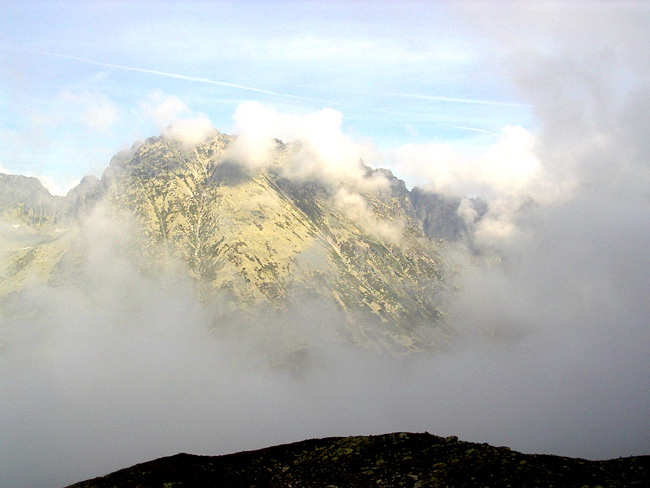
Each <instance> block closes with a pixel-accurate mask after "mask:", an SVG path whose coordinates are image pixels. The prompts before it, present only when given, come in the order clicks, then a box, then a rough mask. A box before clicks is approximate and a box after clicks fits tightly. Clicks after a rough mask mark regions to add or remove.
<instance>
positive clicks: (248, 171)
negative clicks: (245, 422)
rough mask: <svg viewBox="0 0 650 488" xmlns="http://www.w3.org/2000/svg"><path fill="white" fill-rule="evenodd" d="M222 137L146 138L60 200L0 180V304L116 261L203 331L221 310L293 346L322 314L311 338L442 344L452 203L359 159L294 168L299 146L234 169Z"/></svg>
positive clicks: (459, 230)
mask: <svg viewBox="0 0 650 488" xmlns="http://www.w3.org/2000/svg"><path fill="white" fill-rule="evenodd" d="M235 142H236V138H234V137H232V136H228V135H224V134H220V133H218V132H216V131H215V133H214V134H213V135H212V136H211V137H210V138H209V139H207V140H206V141H204V142H203V143H201V144H198V145H196V146H193V147H188V146H187V144H183V143H181V142H180V141H176V140H174V139H169V138H165V137H154V138H150V139H147V140H146V141H144V142H143V143H139V144H136V145H134V146H133V147H132V148H131V149H130V150H129V151H123V152H121V153H119V154H117V155H116V156H115V157H114V158H113V159H112V160H111V162H110V165H109V167H108V168H107V169H106V170H105V172H104V174H103V176H102V178H101V180H98V179H97V178H94V177H86V178H84V180H82V182H81V183H80V184H79V185H78V186H77V187H76V188H74V189H73V190H71V191H70V192H69V193H68V195H67V196H66V197H53V196H51V195H50V194H49V193H48V192H47V190H45V189H44V188H43V187H42V185H40V183H39V182H38V181H37V180H35V179H34V178H25V177H20V176H13V175H1V177H0V186H1V188H2V191H1V192H0V212H1V216H2V224H1V227H0V232H2V237H3V239H2V244H1V247H0V253H1V254H0V257H1V265H0V296H1V297H2V299H3V300H4V301H8V302H7V303H9V302H10V301H11V298H12V297H15V296H16V295H17V294H19V293H21V292H24V290H25V289H27V288H29V287H30V286H35V285H39V284H41V285H43V284H44V285H46V286H75V287H77V288H79V289H81V290H83V289H84V287H85V286H86V284H85V280H86V281H87V280H88V279H90V278H89V276H88V275H89V273H92V269H93V268H92V266H89V263H90V264H93V265H97V264H98V263H100V264H101V263H104V264H105V265H106V266H110V262H111V260H114V259H116V257H119V260H120V262H125V261H126V262H128V263H130V265H131V266H133V267H134V268H135V269H137V272H138V273H141V274H143V275H146V276H156V277H162V278H160V279H161V280H162V281H165V280H172V281H173V280H177V279H190V280H191V282H192V283H193V285H192V286H193V288H194V290H195V292H196V297H197V298H198V299H199V300H200V301H201V303H203V304H204V305H205V307H206V310H209V311H210V313H212V314H213V327H214V328H215V330H219V328H220V327H221V324H222V322H226V321H224V320H222V319H223V317H225V316H229V317H230V319H229V320H228V321H227V322H228V323H229V324H233V323H235V322H236V323H238V324H239V325H238V326H240V327H242V328H244V327H248V328H251V330H252V329H255V328H256V326H255V324H258V323H266V324H267V326H266V327H261V326H260V327H257V328H262V329H264V330H266V332H267V333H268V331H269V329H270V328H271V329H273V328H275V329H274V332H273V333H274V334H277V335H278V336H282V337H283V340H285V339H286V342H287V343H290V344H291V345H290V347H291V348H293V349H296V348H298V349H299V348H301V347H304V345H305V344H308V343H309V342H310V338H309V337H307V336H304V334H303V333H302V332H300V331H297V330H294V331H292V330H291V328H292V324H291V323H290V322H291V319H292V317H293V313H294V312H295V310H297V309H300V310H301V313H302V315H303V316H304V317H307V320H309V310H310V309H311V310H312V311H317V310H321V311H327V312H322V313H324V314H325V315H327V316H328V317H329V318H331V320H329V321H328V320H323V319H322V316H321V317H319V312H315V313H314V316H313V320H314V323H317V324H318V327H319V329H320V330H319V332H318V333H319V334H324V335H326V336H328V337H330V338H331V339H332V340H336V341H344V342H349V343H352V344H355V345H357V346H360V347H363V348H367V349H373V350H392V351H396V352H413V351H420V350H430V349H434V348H440V347H444V345H445V344H446V343H448V341H449V340H450V339H451V337H453V335H454V334H453V330H452V329H451V327H450V326H449V325H448V324H447V323H446V321H445V317H444V297H445V294H446V293H447V292H448V291H449V289H450V288H451V281H452V269H451V266H450V265H448V264H447V263H446V261H445V259H444V258H443V255H444V250H445V246H446V245H447V243H448V242H449V241H453V240H455V239H462V237H463V235H464V229H463V227H462V223H461V220H460V219H458V218H457V216H456V215H455V214H454V212H453V208H452V207H454V205H456V204H455V202H449V201H445V200H444V199H443V198H442V197H440V196H437V195H431V194H426V193H423V192H421V191H418V190H417V189H416V190H414V191H409V190H408V189H407V188H406V186H405V185H404V183H403V182H402V181H400V180H398V179H397V178H395V177H394V176H393V175H392V174H391V173H390V172H389V171H387V170H372V169H370V168H368V167H367V166H365V165H364V164H363V162H361V161H359V162H358V168H352V169H353V171H350V172H346V173H345V174H342V175H341V176H340V177H337V176H336V175H334V176H332V175H327V177H323V176H322V175H321V174H320V173H319V172H318V171H315V170H313V169H311V170H309V171H303V170H300V169H301V168H303V167H309V168H314V167H316V166H314V165H313V164H312V161H310V160H309V158H310V155H309V154H308V153H305V151H304V150H303V148H301V146H300V144H293V145H285V144H284V143H282V142H281V141H276V143H275V147H274V148H273V149H272V150H270V151H269V152H268V155H267V159H266V161H267V162H266V163H265V164H262V165H260V164H259V163H258V164H256V165H251V164H247V162H246V161H245V160H244V159H242V156H240V155H238V154H239V153H238V152H237V151H234V150H232V148H233V147H234V145H235ZM314 157H315V156H314ZM301 165H303V166H301ZM310 165H311V166H310ZM99 250H101V251H99ZM92 279H93V280H95V279H96V278H92ZM118 279H119V276H118ZM157 279H158V278H157ZM305 309H306V311H305ZM321 315H322V314H321ZM232 317H237V320H235V321H233V320H232ZM271 318H272V320H271ZM328 322H329V323H328ZM270 323H272V324H275V325H273V326H272V327H271V326H268V324H270ZM230 327H232V325H231V326H230Z"/></svg>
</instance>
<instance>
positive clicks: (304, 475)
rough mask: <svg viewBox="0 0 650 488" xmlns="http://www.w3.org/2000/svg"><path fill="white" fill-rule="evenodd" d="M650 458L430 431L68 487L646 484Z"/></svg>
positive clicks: (172, 463)
mask: <svg viewBox="0 0 650 488" xmlns="http://www.w3.org/2000/svg"><path fill="white" fill-rule="evenodd" d="M648 479H650V456H640V457H630V458H621V459H616V460H611V461H587V460H583V459H573V458H567V457H560V456H548V455H535V454H521V453H518V452H515V451H511V450H510V449H508V448H507V447H492V446H489V445H488V444H476V443H471V442H462V441H458V439H457V438H456V437H448V438H443V437H437V436H433V435H430V434H409V433H398V434H387V435H381V436H370V437H343V438H341V437H339V438H328V439H313V440H308V441H303V442H296V443H294V444H287V445H283V446H276V447H271V448H267V449H262V450H259V451H251V452H241V453H237V454H231V455H227V456H218V457H210V456H192V455H189V454H178V455H176V456H172V457H167V458H162V459H158V460H156V461H151V462H148V463H144V464H139V465H136V466H133V467H131V468H127V469H123V470H121V471H117V472H115V473H113V474H110V475H107V476H104V477H102V478H96V479H93V480H89V481H85V482H81V483H77V484H75V485H72V487H70V488H112V487H117V486H119V487H123V488H128V487H133V488H135V487H142V486H170V487H172V486H173V487H177V488H181V487H188V488H189V487H207V486H227V487H230V488H237V487H242V488H244V487H246V488H248V487H252V486H255V487H260V488H262V487H289V486H322V487H375V486H391V487H409V488H425V487H441V486H447V487H465V486H490V487H514V486H516V487H539V486H562V487H573V486H575V487H583V486H593V487H596V486H607V487H623V486H625V487H630V486H636V487H639V488H641V487H647V486H650V483H648Z"/></svg>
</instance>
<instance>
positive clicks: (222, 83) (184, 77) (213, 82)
mask: <svg viewBox="0 0 650 488" xmlns="http://www.w3.org/2000/svg"><path fill="white" fill-rule="evenodd" d="M37 52H38V53H39V54H43V55H46V56H55V57H57V58H64V59H71V60H74V61H79V62H81V63H88V64H94V65H97V66H105V67H107V68H117V69H123V70H127V71H137V72H139V73H148V74H151V75H157V76H165V77H167V78H175V79H177V80H185V81H192V82H195V83H207V84H210V85H218V86H226V87H228V88H236V89H239V90H247V91H252V92H256V93H264V94H266V95H274V96H279V97H287V98H294V99H297V100H306V101H310V102H319V103H328V104H332V105H344V104H342V103H339V102H333V101H331V100H323V99H320V98H311V97H303V96H300V95H292V94H290V93H281V92H275V91H271V90H264V89H262V88H255V87H252V86H246V85H238V84H236V83H228V82H226V81H216V80H211V79H210V78H200V77H197V76H187V75H181V74H178V73H169V72H166V71H157V70H153V69H144V68H135V67H133V66H124V65H121V64H113V63H105V62H102V61H94V60H92V59H86V58H80V57H77V56H68V55H66V54H58V53H51V52H47V51H37Z"/></svg>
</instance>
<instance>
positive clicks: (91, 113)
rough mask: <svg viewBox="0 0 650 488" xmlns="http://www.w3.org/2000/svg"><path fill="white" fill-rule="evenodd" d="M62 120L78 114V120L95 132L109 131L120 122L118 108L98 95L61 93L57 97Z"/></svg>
mask: <svg viewBox="0 0 650 488" xmlns="http://www.w3.org/2000/svg"><path fill="white" fill-rule="evenodd" d="M57 100H58V101H59V103H60V104H61V108H60V112H59V116H61V117H63V120H65V119H69V118H70V117H71V116H74V114H77V113H78V114H79V115H78V117H79V120H80V121H81V122H83V123H84V124H85V125H86V126H88V127H89V128H91V129H93V130H96V131H109V130H111V128H112V127H113V126H114V125H115V124H116V123H117V122H119V120H120V115H119V112H120V110H119V108H118V106H117V105H116V104H115V103H114V102H113V101H112V100H110V99H109V98H108V97H107V96H105V95H103V94H98V93H90V92H83V93H74V92H71V91H63V92H60V93H59V94H58V95H57Z"/></svg>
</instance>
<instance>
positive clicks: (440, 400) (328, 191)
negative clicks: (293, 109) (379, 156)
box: [0, 133, 648, 486]
mask: <svg viewBox="0 0 650 488" xmlns="http://www.w3.org/2000/svg"><path fill="white" fill-rule="evenodd" d="M209 137H210V138H209V139H208V138H206V141H207V142H206V143H205V144H202V145H198V146H192V145H188V144H187V143H184V142H183V141H182V140H179V139H173V138H171V137H169V136H168V135H167V136H165V135H164V134H163V136H162V137H158V138H152V139H149V140H147V141H144V142H143V143H141V144H137V145H135V146H134V147H133V148H131V149H130V150H127V151H125V152H123V153H120V154H118V155H117V156H116V157H115V158H114V159H113V160H112V161H111V163H110V165H109V167H108V169H107V170H106V171H105V173H104V175H103V176H102V178H101V179H97V178H92V177H89V178H86V179H84V181H83V182H82V183H81V184H80V186H79V187H78V188H76V189H74V190H73V191H71V192H70V194H69V195H68V196H66V197H65V198H63V197H52V196H50V195H48V194H47V192H46V191H45V190H43V188H42V187H41V186H40V185H39V184H38V182H36V181H35V180H33V179H29V178H23V177H16V176H11V175H3V176H2V178H0V184H2V185H6V186H5V187H3V188H11V190H3V192H2V195H3V197H5V196H7V195H9V196H11V200H10V199H9V198H6V199H4V200H3V208H2V211H3V226H2V232H3V239H2V246H3V249H2V253H3V261H2V263H3V268H2V273H3V280H2V296H3V298H2V324H3V327H2V357H1V361H2V368H3V370H2V371H3V374H2V382H3V384H2V386H3V391H5V392H7V396H6V397H5V398H11V402H6V403H4V404H3V405H2V419H3V425H4V426H5V432H6V434H7V435H6V436H5V437H4V438H3V439H4V441H3V442H4V444H3V445H2V449H3V456H2V458H3V460H4V461H3V469H2V470H0V472H2V476H3V478H2V482H3V484H5V485H7V486H23V485H25V484H30V485H39V486H62V485H64V484H69V483H72V482H75V481H78V480H79V479H84V478H91V477H93V476H98V475H100V474H104V473H107V472H110V471H114V470H117V469H119V468H123V467H124V466H129V465H132V464H133V463H134V462H144V461H147V460H150V459H154V458H157V457H160V456H166V455H170V454H174V453H177V452H191V453H199V454H209V455H216V454H226V453H230V452H235V451H240V450H249V449H257V448H261V447H264V446H269V445H275V444H279V443H284V442H292V441H296V440H300V439H305V438H310V437H327V436H332V435H351V434H359V435H361V434H363V435H367V434H369V433H376V434H379V433H383V432H389V431H395V430H404V431H421V430H429V431H434V432H436V433H437V434H441V435H459V436H462V437H464V438H466V439H469V440H474V441H480V442H485V441H489V442H491V443H492V444H495V445H507V446H510V447H512V448H513V449H516V450H519V451H524V452H537V453H554V454H564V455H571V456H580V457H587V458H591V459H602V458H614V457H618V456H622V455H631V454H639V453H643V452H645V447H644V446H646V445H647V437H646V435H645V434H644V432H643V430H642V429H639V428H638V426H639V425H643V424H644V422H645V419H646V418H647V416H646V413H647V410H646V406H647V405H648V402H647V391H648V389H646V388H645V387H644V386H643V385H644V384H645V377H644V376H643V375H642V374H640V372H642V371H645V370H646V368H645V364H646V363H647V354H646V348H645V346H644V345H645V344H647V339H648V336H647V328H646V327H645V326H644V325H643V320H644V319H643V318H644V317H645V316H646V314H645V313H644V312H643V310H644V305H643V303H645V302H643V301H642V300H641V299H640V297H641V296H643V293H644V290H645V288H646V285H644V282H643V280H642V279H641V277H640V275H639V274H637V273H636V272H630V274H629V275H628V277H627V280H625V281H620V276H621V275H620V274H619V273H620V270H622V269H633V268H632V266H638V265H639V263H642V261H640V260H638V259H637V257H638V254H637V253H636V252H632V251H634V250H635V249H637V246H642V244H643V243H642V242H639V241H631V240H629V239H628V236H630V235H635V236H641V238H642V236H643V234H642V233H639V232H638V225H637V224H638V223H640V222H642V219H641V218H640V217H638V218H637V217H636V215H637V214H632V213H628V212H627V210H626V207H625V205H624V204H617V205H614V206H611V205H604V204H603V202H601V201H599V200H597V199H593V198H591V197H589V198H586V197H585V196H583V195H581V196H580V198H577V199H573V200H570V201H569V202H568V203H559V204H556V205H554V206H552V207H548V206H545V205H541V204H540V203H537V204H535V203H531V202H529V201H528V200H524V204H523V205H522V206H521V207H520V208H521V209H522V210H521V212H520V213H519V214H518V218H517V219H515V220H513V221H512V222H513V224H516V225H517V228H518V229H519V231H518V232H519V233H517V234H515V235H514V237H512V238H511V239H505V240H501V241H500V243H501V244H500V246H499V247H495V245H494V242H495V241H494V240H489V239H488V240H486V238H485V237H486V235H487V234H486V229H490V228H494V227H489V226H494V224H495V222H499V219H498V218H497V217H498V216H499V215H501V216H503V215H506V214H495V209H499V208H504V205H503V204H502V202H497V203H498V205H496V204H495V202H494V201H488V202H484V203H481V202H480V201H478V200H476V201H475V202H474V203H471V202H469V203H468V200H467V199H461V198H457V199H456V200H454V198H453V197H449V196H445V195H444V194H440V193H436V192H431V191H429V192H424V191H423V190H416V189H413V190H410V191H409V190H408V189H406V187H405V186H404V185H403V183H401V182H400V181H399V180H397V179H396V178H394V177H393V176H392V175H391V174H390V173H388V172H386V171H383V170H373V169H370V168H369V167H368V166H366V165H364V164H362V163H361V162H360V161H359V159H358V158H355V160H354V161H353V163H354V164H352V165H350V166H347V164H349V163H350V161H349V160H348V161H347V162H346V165H345V166H344V165H341V166H340V167H339V168H337V169H336V171H332V169H331V166H325V167H323V166H321V165H319V163H318V161H319V159H317V158H312V159H310V158H306V157H304V153H302V151H304V150H305V149H304V147H303V148H302V149H301V147H300V146H299V145H294V146H293V147H291V146H290V145H289V144H285V143H281V142H280V141H275V140H271V145H270V146H269V147H270V153H267V154H271V155H273V158H270V159H268V160H262V159H257V160H255V159H253V161H254V162H255V164H253V163H251V164H247V165H243V164H238V163H237V161H240V160H238V159H236V158H238V157H241V155H242V154H246V151H245V148H244V149H242V147H241V146H237V145H235V144H234V141H233V140H232V139H230V138H229V136H225V135H223V134H218V133H211V135H210V136H209ZM228 147H230V148H231V151H232V152H229V151H228V149H227V148H228ZM292 151H293V152H292ZM296 154H297V155H298V156H297V159H294V157H296ZM312 155H313V154H312ZM265 161H266V162H265ZM309 162H312V163H314V165H313V166H309V164H308V163H309ZM321 162H322V161H321ZM303 164H307V165H306V166H304V165H303ZM326 168H329V169H327V170H326ZM343 168H345V169H343ZM517 198H519V197H517ZM16 202H18V203H16ZM470 203H471V205H472V206H469V204H470ZM474 204H476V206H475V207H474ZM454 207H456V214H455V216H454V214H453V213H452V212H451V209H453V208H454ZM505 208H507V209H511V208H512V206H505ZM642 208H643V207H636V210H637V211H638V210H639V209H642ZM594 213H597V215H598V219H597V220H593V219H591V218H585V216H586V215H592V214H594ZM468 215H469V216H470V217H471V218H469V219H468V218H467V216H468ZM632 215H635V217H633V218H631V216H632ZM463 216H464V217H463ZM459 218H460V220H458V219H459ZM436 222H438V224H436ZM483 222H484V223H485V224H486V225H485V226H482V223H483ZM601 222H604V223H606V226H603V225H601ZM497 228H498V229H502V227H499V226H497ZM220 229H221V232H219V230H220ZM224 229H227V232H226V231H224ZM596 229H597V230H598V231H599V235H600V236H601V238H602V240H601V241H599V244H598V245H596V246H594V245H593V242H594V241H593V240H592V239H593V235H594V232H595V231H596ZM604 230H606V232H604ZM436 232H437V233H436ZM269 235H270V236H272V237H271V238H268V237H267V236H269ZM551 238H552V239H551ZM551 243H552V245H551ZM602 243H606V244H607V245H606V246H602V245H600V244H602ZM638 249H640V247H639V248H638ZM497 257H498V258H500V259H497ZM567 258H569V259H567ZM633 263H634V264H633ZM641 266H642V265H641ZM612 279H615V280H616V281H612ZM614 283H616V287H617V288H612V287H611V285H612V284H614ZM335 293H336V294H335ZM337 295H338V297H337ZM635 297H637V298H635ZM414 319H415V320H414ZM418 321H419V322H418ZM586 405H588V406H589V408H585V406H586Z"/></svg>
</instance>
